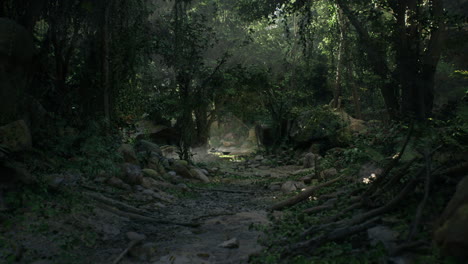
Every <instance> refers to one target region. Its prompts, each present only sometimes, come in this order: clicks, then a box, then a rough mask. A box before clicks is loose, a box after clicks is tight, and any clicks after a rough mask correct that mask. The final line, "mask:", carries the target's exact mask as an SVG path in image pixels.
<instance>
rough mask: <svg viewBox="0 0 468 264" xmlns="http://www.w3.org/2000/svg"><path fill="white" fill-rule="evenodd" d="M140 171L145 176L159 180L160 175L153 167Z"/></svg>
mask: <svg viewBox="0 0 468 264" xmlns="http://www.w3.org/2000/svg"><path fill="white" fill-rule="evenodd" d="M141 172H142V173H143V176H145V177H149V178H152V179H155V180H161V175H160V174H159V173H158V172H157V171H155V170H153V169H143V170H142V171H141Z"/></svg>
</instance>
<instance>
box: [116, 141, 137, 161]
mask: <svg viewBox="0 0 468 264" xmlns="http://www.w3.org/2000/svg"><path fill="white" fill-rule="evenodd" d="M117 152H118V153H120V155H122V157H123V159H124V161H125V162H126V163H132V164H136V165H138V164H139V162H138V158H137V155H136V153H135V149H133V146H132V145H130V144H122V145H121V146H120V147H119V149H118V150H117Z"/></svg>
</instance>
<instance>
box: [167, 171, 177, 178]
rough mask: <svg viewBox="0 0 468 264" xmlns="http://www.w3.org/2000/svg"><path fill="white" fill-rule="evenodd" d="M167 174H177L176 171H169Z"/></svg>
mask: <svg viewBox="0 0 468 264" xmlns="http://www.w3.org/2000/svg"><path fill="white" fill-rule="evenodd" d="M167 174H169V175H171V176H172V177H175V176H176V175H177V172H175V171H169V172H168V173H167Z"/></svg>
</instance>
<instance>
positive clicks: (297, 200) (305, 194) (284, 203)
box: [270, 176, 344, 210]
mask: <svg viewBox="0 0 468 264" xmlns="http://www.w3.org/2000/svg"><path fill="white" fill-rule="evenodd" d="M342 179H344V176H340V177H338V178H335V179H333V180H330V181H327V182H324V183H322V184H320V185H317V186H311V187H307V188H306V189H305V190H304V191H303V192H301V193H299V194H298V195H296V196H294V197H291V198H289V199H287V200H285V201H282V202H280V203H277V204H275V205H273V206H272V207H271V208H270V210H282V209H284V208H286V207H290V206H293V205H295V204H297V203H300V202H302V201H304V200H307V199H308V198H309V197H310V196H311V195H312V194H313V193H314V192H316V191H317V190H320V189H321V188H323V187H326V186H328V185H332V184H333V183H335V182H338V181H340V180H342Z"/></svg>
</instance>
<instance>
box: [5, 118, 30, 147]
mask: <svg viewBox="0 0 468 264" xmlns="http://www.w3.org/2000/svg"><path fill="white" fill-rule="evenodd" d="M0 145H3V146H4V147H7V148H8V150H10V151H12V152H17V151H23V150H28V149H30V148H31V147H32V139H31V133H30V131H29V127H28V125H27V124H26V122H25V121H24V120H18V121H15V122H13V123H9V124H7V125H4V126H2V127H0Z"/></svg>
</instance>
